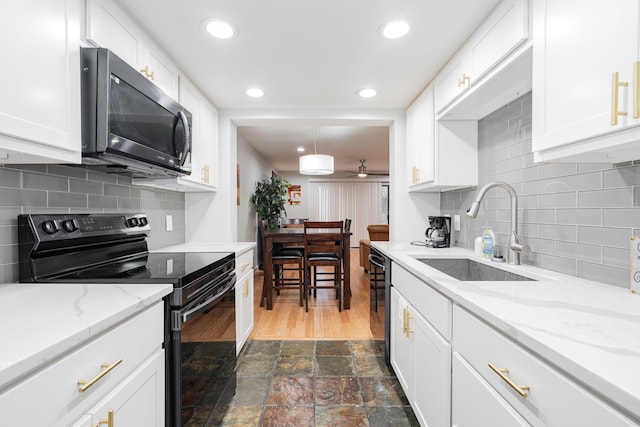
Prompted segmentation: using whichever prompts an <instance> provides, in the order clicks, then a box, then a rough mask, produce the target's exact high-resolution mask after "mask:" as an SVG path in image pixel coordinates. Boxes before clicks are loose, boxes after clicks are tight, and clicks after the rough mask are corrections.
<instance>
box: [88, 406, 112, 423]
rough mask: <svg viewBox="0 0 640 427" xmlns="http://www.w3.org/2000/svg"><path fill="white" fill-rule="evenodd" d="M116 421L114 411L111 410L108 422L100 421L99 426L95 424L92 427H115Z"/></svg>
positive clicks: (108, 414) (108, 413)
mask: <svg viewBox="0 0 640 427" xmlns="http://www.w3.org/2000/svg"><path fill="white" fill-rule="evenodd" d="M113 419H114V415H113V409H111V410H109V412H107V419H106V420H100V421H98V424H94V425H93V426H92V427H98V426H100V425H102V424H106V425H107V427H114V425H115V423H114V422H113Z"/></svg>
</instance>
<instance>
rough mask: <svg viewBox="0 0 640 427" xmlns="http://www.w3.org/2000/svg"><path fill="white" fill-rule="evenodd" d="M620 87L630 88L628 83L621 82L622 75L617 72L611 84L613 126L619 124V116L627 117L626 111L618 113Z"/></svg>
mask: <svg viewBox="0 0 640 427" xmlns="http://www.w3.org/2000/svg"><path fill="white" fill-rule="evenodd" d="M620 86H629V83H628V82H621V81H620V75H619V73H618V72H617V71H616V72H615V73H613V79H612V82H611V126H615V125H617V124H618V116H626V115H627V112H626V111H618V97H619V92H620Z"/></svg>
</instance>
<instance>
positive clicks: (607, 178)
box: [441, 93, 640, 286]
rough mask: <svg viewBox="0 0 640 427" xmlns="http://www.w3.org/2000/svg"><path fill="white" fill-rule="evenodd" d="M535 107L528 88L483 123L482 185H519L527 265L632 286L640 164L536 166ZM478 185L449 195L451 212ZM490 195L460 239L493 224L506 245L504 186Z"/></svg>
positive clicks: (446, 202)
mask: <svg viewBox="0 0 640 427" xmlns="http://www.w3.org/2000/svg"><path fill="white" fill-rule="evenodd" d="M531 111H532V108H531V93H528V94H526V95H524V96H522V97H521V98H519V99H517V100H515V101H513V102H511V103H510V104H509V105H506V106H504V107H503V108H501V109H500V110H497V111H495V112H493V113H491V114H490V115H489V116H487V117H485V118H484V119H482V120H480V121H479V122H478V135H480V138H479V145H478V151H479V154H480V161H479V170H478V176H479V185H480V186H481V185H484V184H486V183H487V182H489V181H494V180H500V181H505V182H508V183H509V184H511V185H512V186H513V187H514V189H515V190H516V193H517V194H518V196H519V206H518V208H519V212H518V221H519V230H518V232H519V234H520V235H521V236H522V237H523V238H524V240H525V241H526V243H528V244H529V245H530V246H531V249H532V253H531V254H530V255H528V256H524V257H522V262H523V263H526V264H533V265H537V266H540V267H542V268H548V269H551V270H554V271H559V272H562V273H567V274H570V275H573V276H580V277H585V278H591V279H594V280H599V281H601V282H604V283H609V284H614V285H617V286H628V280H629V278H628V274H629V273H628V272H629V268H628V265H627V264H625V262H627V263H628V243H629V237H630V236H631V235H632V234H634V233H636V234H640V162H637V163H635V164H634V163H633V162H629V163H628V165H627V166H622V165H617V166H618V167H612V166H611V165H610V164H605V163H547V164H536V163H534V162H533V154H532V153H531ZM505 152H506V153H507V157H506V158H505ZM476 191H477V190H476V189H474V190H460V191H454V192H448V193H443V196H442V197H441V201H442V208H443V213H448V214H451V215H454V214H460V215H464V212H465V211H466V209H467V208H468V207H469V205H470V203H471V201H472V200H473V199H474V198H475V194H476ZM444 194H446V195H444ZM455 194H459V195H460V196H461V197H460V198H459V199H458V198H456V197H455V196H454V195H455ZM487 196H488V197H487V199H488V200H487V201H486V202H485V203H483V205H482V207H481V209H480V213H479V214H478V219H476V220H469V221H463V222H462V227H463V228H466V230H462V231H461V232H460V234H459V235H460V236H463V235H464V236H466V238H464V239H460V240H459V243H458V244H459V245H463V246H465V247H467V248H469V249H472V248H473V240H474V237H475V236H477V235H479V234H480V233H481V231H482V228H483V227H484V226H485V225H486V224H489V225H490V226H491V227H492V228H494V230H496V231H498V233H499V235H498V243H499V244H500V245H504V244H505V242H503V240H506V239H507V238H508V233H509V221H510V211H509V207H508V198H506V193H504V192H503V191H502V190H493V191H492V192H490V193H489V194H488V195H487ZM445 210H446V211H445ZM500 249H501V250H504V246H501V247H500ZM625 258H626V261H625V260H624V259H625ZM590 275H591V276H592V277H589V276H590Z"/></svg>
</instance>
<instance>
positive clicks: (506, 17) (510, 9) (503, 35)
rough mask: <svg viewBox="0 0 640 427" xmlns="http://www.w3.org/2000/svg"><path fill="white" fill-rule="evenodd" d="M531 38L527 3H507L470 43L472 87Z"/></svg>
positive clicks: (516, 0)
mask: <svg viewBox="0 0 640 427" xmlns="http://www.w3.org/2000/svg"><path fill="white" fill-rule="evenodd" d="M528 38H529V11H528V2H527V0H503V1H502V2H501V3H500V4H499V5H498V6H497V7H496V8H495V9H494V11H493V12H491V15H489V17H488V18H487V19H486V20H485V21H484V22H483V23H482V25H481V26H480V27H479V28H478V30H477V31H476V32H475V33H474V36H473V37H472V39H471V40H470V41H469V50H470V55H471V59H470V61H471V72H470V80H471V84H473V83H474V82H475V81H476V80H478V79H479V78H481V77H482V76H483V75H485V74H486V73H487V72H488V71H489V70H491V69H492V68H493V67H494V66H495V65H496V64H498V63H499V62H500V61H501V60H503V59H504V58H505V57H506V56H507V55H509V53H511V52H512V51H513V50H514V49H515V48H516V47H518V46H519V45H520V44H522V43H523V42H524V41H526V40H527V39H528Z"/></svg>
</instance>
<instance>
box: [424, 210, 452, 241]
mask: <svg viewBox="0 0 640 427" xmlns="http://www.w3.org/2000/svg"><path fill="white" fill-rule="evenodd" d="M425 236H426V237H427V246H431V247H433V248H448V247H449V244H450V241H451V217H448V216H429V228H427V231H426V232H425Z"/></svg>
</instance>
